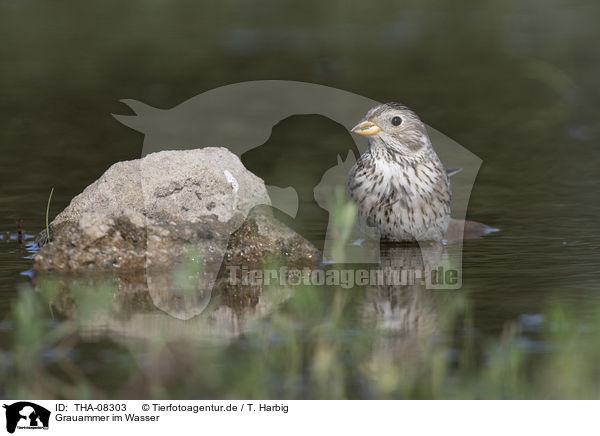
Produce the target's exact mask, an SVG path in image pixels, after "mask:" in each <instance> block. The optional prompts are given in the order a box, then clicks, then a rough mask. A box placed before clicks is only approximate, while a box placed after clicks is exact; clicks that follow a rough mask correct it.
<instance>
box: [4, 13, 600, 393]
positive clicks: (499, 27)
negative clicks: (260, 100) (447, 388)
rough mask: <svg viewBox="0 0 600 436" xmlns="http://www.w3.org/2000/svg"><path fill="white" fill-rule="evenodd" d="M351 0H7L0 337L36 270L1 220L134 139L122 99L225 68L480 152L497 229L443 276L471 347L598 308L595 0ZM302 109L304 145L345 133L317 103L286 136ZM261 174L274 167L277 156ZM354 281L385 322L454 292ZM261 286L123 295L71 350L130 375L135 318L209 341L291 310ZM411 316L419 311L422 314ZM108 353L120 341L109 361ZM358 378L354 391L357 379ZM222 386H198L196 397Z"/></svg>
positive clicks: (133, 154)
mask: <svg viewBox="0 0 600 436" xmlns="http://www.w3.org/2000/svg"><path fill="white" fill-rule="evenodd" d="M350 5H351V6H353V7H349V6H348V3H343V4H342V3H341V2H339V3H338V2H330V3H328V4H327V5H322V4H320V3H318V2H308V3H303V4H302V5H296V9H297V10H295V11H291V10H287V9H285V8H284V6H283V5H272V6H271V7H269V8H268V9H264V10H261V9H260V8H257V7H256V6H250V5H248V6H245V5H242V4H237V3H236V2H223V3H221V4H219V5H216V6H215V7H211V8H201V9H200V7H199V6H196V5H195V4H194V3H193V2H183V3H180V4H179V5H177V6H169V5H168V4H166V3H165V4H162V3H155V4H151V5H149V4H144V3H142V2H134V3H132V4H130V5H129V6H128V8H127V9H123V8H122V7H121V6H122V5H117V3H113V2H103V3H102V4H101V5H100V4H98V5H95V6H94V7H91V6H89V5H84V4H75V3H73V4H72V5H71V7H69V8H64V9H62V10H58V9H55V8H52V7H49V6H47V5H45V4H43V3H42V2H38V1H33V2H1V3H0V28H2V29H3V30H2V34H3V40H4V42H5V43H4V44H3V45H2V47H1V48H0V50H1V53H2V58H3V59H5V61H4V62H3V64H2V67H1V68H0V77H1V78H2V82H3V83H5V84H6V86H4V87H3V89H2V91H0V95H1V96H2V98H1V99H0V115H1V117H0V119H1V120H2V121H1V124H2V128H1V129H0V144H1V146H2V158H1V160H0V181H1V183H0V234H2V235H4V237H3V238H2V239H0V318H1V324H0V325H1V326H2V328H0V343H1V344H2V345H3V349H4V350H5V351H6V352H9V350H10V349H11V347H13V346H14V342H13V336H12V335H13V328H12V326H13V320H12V315H11V305H12V304H13V303H14V302H15V301H16V300H17V299H18V296H19V289H20V288H21V287H22V286H23V285H27V284H28V283H31V280H30V279H29V278H28V277H27V276H23V275H22V274H21V273H23V272H24V271H27V270H29V269H30V268H31V261H30V259H29V258H28V256H29V255H30V253H29V252H28V251H27V249H26V248H25V247H17V244H16V242H15V241H14V240H12V239H11V238H10V237H9V235H10V234H14V233H15V232H16V225H15V222H16V220H18V219H22V220H23V225H24V229H25V231H26V233H28V234H36V233H37V232H38V231H39V230H41V229H42V228H43V226H44V221H45V209H46V202H47V198H48V194H49V192H50V189H51V188H52V187H54V197H53V201H52V204H51V208H50V215H51V216H54V215H56V214H57V213H58V212H60V211H61V210H62V209H63V208H64V207H65V206H66V205H67V204H68V202H69V201H70V199H71V198H72V197H73V196H74V195H76V194H78V193H79V192H81V191H82V190H83V188H85V186H87V185H88V184H90V183H91V182H92V181H93V180H95V179H96V178H97V177H98V176H100V175H101V174H102V172H103V171H104V170H105V169H106V168H108V166H110V165H111V164H112V163H114V162H117V161H120V160H125V159H134V158H137V157H139V156H140V153H141V149H142V137H141V136H140V135H139V134H137V133H135V132H133V131H132V130H129V129H128V128H126V127H124V126H122V125H120V124H119V123H118V122H116V121H115V120H114V119H113V118H112V117H111V116H110V114H111V113H127V109H126V108H124V106H122V105H121V104H120V103H119V102H118V100H119V99H122V98H135V99H138V100H141V101H145V102H146V103H148V104H151V105H153V106H156V107H161V108H169V107H172V106H174V105H176V104H179V103H180V102H182V101H184V100H186V99H188V98H190V97H192V96H194V95H196V94H198V93H199V92H202V91H205V90H209V89H212V88H215V87H218V86H222V85H225V84H228V83H235V82H240V81H247V80H257V79H271V78H276V79H288V80H298V81H306V82H314V83H319V84H324V85H330V86H334V87H337V88H342V89H346V90H348V91H351V92H355V93H358V94H362V95H365V96H368V97H370V98H373V99H376V100H379V101H388V100H399V101H402V102H403V103H405V104H407V105H408V106H410V107H412V108H413V109H414V110H415V111H416V112H417V113H418V114H419V115H420V116H421V117H422V119H423V120H424V121H425V122H426V123H427V124H429V125H431V126H433V127H435V128H436V129H438V130H439V131H441V132H443V133H444V134H446V135H447V136H449V137H451V138H452V139H454V140H455V141H457V142H458V143H459V144H461V145H462V146H464V147H466V148H467V149H469V150H470V151H471V152H473V153H475V154H476V155H478V156H479V157H480V158H481V159H482V160H483V165H482V167H481V170H480V173H479V176H478V178H477V182H476V184H475V187H474V189H473V193H472V197H471V201H470V203H469V210H468V218H470V219H473V220H477V221H481V222H484V223H486V224H489V225H491V226H493V227H497V228H500V229H501V232H499V233H496V234H493V235H491V236H489V237H486V238H484V239H479V240H473V241H467V242H465V245H464V254H463V262H464V263H463V271H464V287H463V290H462V291H452V292H458V293H460V294H461V295H463V296H466V298H467V299H468V301H469V304H471V305H472V308H473V309H472V310H473V313H472V319H473V325H472V326H471V328H472V330H470V331H472V332H475V333H474V334H473V337H474V341H475V342H476V343H477V344H481V347H483V345H482V344H485V343H487V342H488V341H493V340H495V339H498V338H501V337H502V335H503V334H505V330H506V325H507V324H510V323H515V322H516V323H520V322H521V321H522V320H524V319H525V320H531V319H539V318H536V317H541V316H542V315H541V314H542V313H545V312H546V311H547V309H548V307H550V306H552V305H556V304H559V305H569V307H572V308H573V309H572V310H574V311H575V313H574V316H575V318H582V319H585V318H586V317H587V316H591V314H593V311H594V310H595V309H594V308H595V307H596V306H597V304H598V303H600V294H598V291H597V289H598V279H599V278H600V277H599V273H598V265H600V252H599V251H598V248H597V247H598V246H600V229H599V227H598V225H597V223H598V221H599V219H600V203H599V202H598V200H597V190H598V187H599V186H600V178H599V175H598V174H599V173H598V170H597V169H598V168H599V167H600V147H598V142H599V139H600V124H599V122H598V119H599V115H600V114H599V110H598V107H599V105H598V103H599V101H598V100H599V96H600V92H599V91H600V89H599V85H598V82H597V73H598V67H599V63H600V53H599V52H598V50H597V49H596V47H595V44H594V43H593V42H594V41H595V40H596V39H597V38H598V37H600V29H599V28H598V27H597V26H596V25H595V22H594V21H593V17H595V16H597V15H598V13H599V12H600V10H599V9H600V6H599V5H598V4H596V3H594V2H591V1H588V2H585V1H583V2H578V3H577V4H576V5H572V6H569V7H567V6H566V5H563V4H562V3H561V2H558V1H557V2H550V3H548V2H541V1H531V2H528V3H527V4H526V5H522V4H521V3H520V2H500V1H497V2H494V1H490V2H486V3H481V2H464V3H461V4H454V5H450V4H445V3H442V2H439V3H437V2H433V3H428V4H423V3H421V2H408V3H407V4H405V5H403V6H402V7H400V8H398V7H396V6H395V5H394V4H393V3H392V2H381V3H379V4H378V5H373V6H367V5H364V2H363V3H359V2H356V3H355V4H353V3H352V2H351V3H350ZM319 17H320V18H319ZM22 29H28V30H27V31H26V32H25V33H24V31H23V30H22ZM303 123H304V125H305V126H306V131H305V134H304V136H302V141H304V142H303V144H305V143H306V144H307V146H310V144H311V143H314V144H319V145H320V146H321V147H325V149H324V150H325V151H324V153H325V152H330V151H331V150H332V149H335V148H336V147H338V146H339V141H342V140H344V139H343V138H344V136H343V135H344V134H343V133H339V126H338V125H335V124H333V123H329V122H327V121H323V120H322V119H318V118H316V117H307V118H306V119H305V120H304V121H300V122H298V123H296V124H297V125H294V126H293V129H290V132H292V133H291V136H290V137H291V138H293V137H298V132H299V131H301V130H302V126H303ZM294 132H295V133H294ZM306 132H308V133H306ZM340 135H341V136H340ZM327 147H331V148H329V149H327ZM274 153H275V152H274ZM275 158H276V156H275V154H274V155H273V160H275ZM277 159H279V157H278V156H277ZM311 160H312V162H314V165H315V167H312V166H311V165H312V164H311ZM317 163H319V162H318V156H317V157H316V158H315V157H311V159H307V160H306V161H304V162H302V165H304V166H305V168H306V171H307V172H310V171H311V170H315V171H316V170H317V166H316V165H317ZM247 165H248V166H249V167H250V168H252V165H251V162H249V163H248V164H247ZM273 168H281V165H280V166H277V165H273ZM319 171H320V169H319ZM265 174H266V175H265V176H263V177H265V178H267V176H268V177H271V178H275V179H276V178H277V177H281V174H280V173H277V170H276V169H274V170H273V171H272V173H271V174H268V173H265ZM315 213H317V214H318V213H319V212H318V211H316V212H315ZM308 230H310V229H308ZM317 236H318V235H317ZM317 236H315V238H316V237H317ZM441 292H450V291H441ZM351 295H352V298H351V299H350V300H351V302H350V303H349V304H350V307H352V308H354V309H356V310H355V311H354V312H357V313H361V311H360V310H358V309H357V308H360V307H362V306H364V305H369V304H371V305H374V307H377V308H379V309H381V310H382V311H383V312H382V313H384V315H382V317H380V318H377V317H376V318H377V319H379V321H381V322H384V325H394V322H395V321H398V320H399V319H403V320H406V319H409V320H410V319H412V318H410V317H408V318H402V317H403V316H404V315H403V314H402V313H403V312H402V308H403V307H404V308H407V307H409V308H410V307H412V308H414V307H421V308H422V311H421V312H419V311H418V310H417V312H418V313H421V314H422V316H421V318H424V319H425V321H423V322H425V323H427V320H428V315H427V313H429V312H430V311H435V310H434V309H435V308H439V305H440V303H437V301H438V299H439V298H442V299H443V298H452V297H448V296H441V297H440V296H439V295H425V296H419V297H415V296H410V295H403V296H402V297H401V298H399V300H401V301H404V303H397V300H398V298H396V297H398V296H396V297H393V296H392V297H390V296H389V295H388V297H389V298H388V297H385V296H382V295H376V296H373V295H372V294H369V292H368V291H365V290H364V289H356V290H354V292H351ZM386 298H387V300H386ZM403 299H404V300H403ZM422 299H424V301H421V300H422ZM392 300H393V301H394V302H392ZM255 303H256V302H254V303H253V304H254V305H252V304H246V305H244V304H242V305H240V304H237V303H235V304H234V303H230V304H229V305H228V304H224V305H223V309H222V313H221V314H220V315H219V316H220V317H218V320H220V321H223V323H222V324H219V323H218V322H217V321H215V322H216V324H215V323H214V322H213V323H212V324H211V323H210V322H208V324H206V322H205V321H206V320H204V321H195V322H194V323H193V324H192V325H193V328H188V327H189V324H185V323H183V324H178V323H177V321H176V320H170V321H169V320H165V319H163V318H161V317H160V316H159V317H158V318H157V315H156V314H153V313H152V312H151V311H150V309H151V307H150V309H148V312H147V313H141V314H139V315H135V310H133V309H131V308H132V307H133V308H135V307H138V306H136V305H135V304H132V305H129V306H127V307H129V309H130V312H129V313H130V315H131V316H132V318H131V320H132V321H131V323H132V324H129V327H131V329H130V330H127V328H126V327H123V325H124V324H119V325H120V327H119V328H113V329H111V328H108V331H111V335H109V336H108V337H107V336H106V335H103V334H102V333H101V332H102V331H103V329H104V331H106V329H107V327H106V325H104V324H102V323H100V324H102V325H104V327H102V325H96V326H95V327H94V328H93V329H92V330H94V332H96V333H94V334H90V335H87V336H86V334H83V340H82V342H81V344H80V345H78V346H77V348H76V351H75V352H74V354H73V356H75V357H73V359H74V361H75V362H76V363H77V364H79V365H81V367H82V368H83V372H84V373H85V374H88V375H93V374H100V373H99V372H98V371H100V370H99V369H98V368H96V367H92V366H93V365H92V363H93V362H96V363H97V362H105V363H106V365H105V366H104V367H103V369H102V371H103V372H102V373H101V374H102V375H101V376H100V377H101V378H102V379H105V380H107V383H113V384H115V383H116V384H117V385H118V383H119V380H122V379H123V378H124V377H125V375H123V374H131V373H132V372H135V371H134V370H133V369H132V368H137V367H144V365H145V363H144V358H143V353H142V354H139V353H136V351H135V350H136V346H135V345H132V344H135V343H136V341H138V340H141V339H143V335H142V337H138V336H139V335H140V334H141V333H140V332H142V333H143V332H144V331H147V332H150V331H159V330H160V329H161V328H167V329H169V330H170V331H174V332H176V333H174V337H175V339H173V341H174V342H175V343H178V341H192V342H193V343H194V344H196V342H195V341H194V338H195V336H194V335H196V334H198V335H199V336H200V337H201V338H203V340H208V341H209V342H210V341H211V340H216V341H217V342H218V343H221V341H222V340H223V338H227V341H229V340H234V341H235V340H236V338H239V335H240V333H241V332H244V328H245V327H244V325H245V324H244V320H248V319H262V318H261V317H262V316H263V315H264V314H266V313H269V316H267V317H266V318H265V320H263V321H261V322H265V323H267V324H269V323H270V322H276V319H275V320H273V318H277V317H278V316H279V315H278V314H279V313H280V311H281V310H283V311H284V312H285V310H284V309H277V308H276V309H274V313H275V315H273V313H271V312H270V311H271V310H272V308H271V309H269V308H266V307H264V304H266V302H265V301H263V300H260V301H259V303H258V305H257V304H255ZM329 303H331V302H329ZM329 303H327V304H329ZM236 304H237V305H236ZM386 305H388V306H389V308H386V307H384V306H386ZM327 307H329V306H327ZM388 309H389V310H388ZM350 312H352V313H353V311H352V310H351V311H350ZM423 314H424V315H423ZM136 316H137V318H136ZM357 316H358V315H357ZM532 317H533V318H532ZM418 318H419V317H417V318H415V319H414V320H413V321H414V323H415V324H414V325H415V326H420V325H421V324H419V322H420V321H419V319H418ZM135 320H141V321H140V324H137V325H136V324H135V322H134V321H135ZM382 320H383V321H382ZM213 321H214V320H213ZM220 321H219V322H220ZM300 321H302V320H301V319H300ZM413 321H411V322H413ZM407 322H408V321H407ZM163 323H166V324H163ZM385 323H388V324H385ZM117 324H118V323H116V324H115V325H117ZM524 325H525V327H527V326H529V325H530V324H529V323H528V322H527V321H526V322H525V323H524ZM186 326H187V327H186ZM405 327H406V326H405ZM148 328H152V329H153V330H145V329H148ZM395 328H396V327H395ZM406 328H407V329H408V330H406V331H408V332H410V331H412V330H411V329H412V327H410V326H409V327H406ZM415 328H416V327H415ZM365 329H366V328H365ZM421 329H422V328H421ZM98 330H99V331H100V333H98ZM525 330H527V328H525ZM190 332H193V333H190ZM199 332H200V333H199ZM362 333H364V331H363V330H362V327H354V328H349V327H348V326H340V327H339V328H338V329H333V330H332V331H331V332H329V334H331V335H333V336H334V337H336V338H338V339H339V340H340V341H342V342H343V341H344V340H346V339H345V338H348V337H355V336H359V337H360V336H361V334H362ZM407 334H408V333H407ZM136 335H138V336H136ZM523 335H524V337H525V338H526V339H528V341H523V344H524V345H523V348H524V349H525V351H526V352H527V353H531V354H535V353H537V352H538V351H539V347H538V345H539V344H538V342H535V340H534V339H536V338H535V334H534V333H527V332H525V333H523ZM409 336H410V334H409ZM132 337H134V340H132V339H131V338H132ZM123 338H129V339H127V340H125V339H123ZM217 339H218V340H217ZM304 339H305V340H306V341H307V343H308V345H306V346H307V347H317V348H318V344H317V343H316V341H315V340H314V338H313V339H311V338H310V337H308V338H304ZM274 340H275V341H276V339H274ZM90 344H92V345H90ZM196 345H197V344H196ZM196 345H194V346H196ZM198 346H200V347H202V346H201V345H198ZM399 347H400V348H398V349H404V348H402V347H404V345H402V346H399ZM123 349H125V350H126V351H123ZM384 349H385V347H384ZM390 349H394V347H393V346H390ZM115 350H116V351H115ZM119 350H121V351H119ZM132 350H133V351H132ZM243 350H244V344H243V342H242V343H237V345H235V347H234V349H233V350H230V351H228V352H230V353H232V354H233V355H235V356H238V357H239V356H242V357H240V359H243V358H244V356H245V355H244V354H243ZM122 355H125V356H129V357H126V358H123V357H122ZM111 356H112V357H111ZM114 356H121V357H118V358H117V360H118V361H119V363H118V364H116V363H114V362H115V361H114V359H115V357H114ZM131 356H133V357H131ZM429 357H431V356H429ZM173 358H174V359H176V357H173ZM111 359H113V360H111ZM123 359H125V363H123V361H122V360H123ZM130 359H133V360H135V363H132V361H131V360H130ZM51 360H52V359H49V362H50V361H51ZM148 362H152V360H151V359H150V360H148ZM180 363H181V362H180ZM246 363H247V362H246ZM49 365H50V364H49ZM86 365H88V366H86ZM89 365H92V366H89ZM305 370H306V369H305ZM299 373H300V374H302V371H299ZM349 379H350V380H352V379H353V378H352V377H351V376H349ZM357 380H358V378H357ZM198 383H200V382H198ZM297 383H298V386H299V387H298V388H297V389H298V390H297V391H294V392H300V393H302V392H306V391H305V389H307V388H306V386H305V384H304V383H305V382H303V379H302V377H300V379H299V380H298V381H297ZM132 389H133V388H132ZM199 389H200V388H199ZM361 389H362V388H361V387H356V386H355V387H354V388H353V389H351V390H350V391H351V392H354V394H355V395H356V396H368V395H366V394H365V392H364V390H361ZM110 392H111V394H110V395H113V394H114V395H116V394H117V393H118V392H119V390H118V389H117V388H115V389H114V390H111V391H110ZM121 392H123V391H121ZM242 392H246V393H247V392H249V391H243V390H242ZM170 394H172V395H175V396H177V395H184V396H185V393H182V392H179V391H172V392H170ZM222 394H223V392H222V391H221V390H219V388H218V387H210V386H209V384H202V389H201V393H200V394H199V395H202V396H210V395H215V396H219V395H222Z"/></svg>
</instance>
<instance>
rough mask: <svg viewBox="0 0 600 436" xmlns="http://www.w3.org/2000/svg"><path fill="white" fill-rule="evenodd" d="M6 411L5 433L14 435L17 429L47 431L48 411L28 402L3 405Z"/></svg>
mask: <svg viewBox="0 0 600 436" xmlns="http://www.w3.org/2000/svg"><path fill="white" fill-rule="evenodd" d="M3 407H4V408H5V409H6V431H8V432H9V433H14V432H15V430H16V429H17V428H18V429H28V430H39V429H44V430H47V429H48V424H49V422H50V411H49V410H48V409H46V408H44V407H42V406H39V405H37V404H35V403H30V402H28V401H19V402H17V403H13V404H11V405H6V404H4V406H3Z"/></svg>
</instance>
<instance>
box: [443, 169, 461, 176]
mask: <svg viewBox="0 0 600 436" xmlns="http://www.w3.org/2000/svg"><path fill="white" fill-rule="evenodd" d="M461 171H462V168H449V169H448V168H446V175H447V176H448V177H452V176H453V175H455V174H458V173H460V172H461Z"/></svg>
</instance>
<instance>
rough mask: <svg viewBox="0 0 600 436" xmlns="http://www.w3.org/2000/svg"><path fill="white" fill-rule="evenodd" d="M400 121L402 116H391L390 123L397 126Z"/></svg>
mask: <svg viewBox="0 0 600 436" xmlns="http://www.w3.org/2000/svg"><path fill="white" fill-rule="evenodd" d="M401 123H402V118H400V117H394V118H392V124H393V125H394V126H399V125H400V124H401Z"/></svg>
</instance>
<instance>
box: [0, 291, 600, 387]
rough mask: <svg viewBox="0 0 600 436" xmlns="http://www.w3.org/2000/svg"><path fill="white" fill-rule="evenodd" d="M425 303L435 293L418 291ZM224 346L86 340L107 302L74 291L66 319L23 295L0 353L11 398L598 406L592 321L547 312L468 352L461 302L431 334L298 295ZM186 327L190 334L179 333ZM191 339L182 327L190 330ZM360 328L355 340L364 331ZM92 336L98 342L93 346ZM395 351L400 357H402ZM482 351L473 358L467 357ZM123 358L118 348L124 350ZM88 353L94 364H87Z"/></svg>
mask: <svg viewBox="0 0 600 436" xmlns="http://www.w3.org/2000/svg"><path fill="white" fill-rule="evenodd" d="M423 292H431V291H423ZM266 294H267V295H266V298H270V299H273V301H272V302H273V303H274V307H276V308H277V309H276V311H275V312H274V313H272V314H271V315H269V316H268V317H267V318H265V319H262V320H260V321H259V322H256V323H255V324H254V325H253V326H252V329H251V330H250V331H249V332H248V333H244V334H241V335H240V336H239V337H237V338H235V339H234V340H232V341H229V342H227V343H215V342H214V341H210V340H200V339H199V340H190V339H187V340H181V339H171V338H170V337H169V332H168V331H164V332H163V334H157V335H147V337H145V338H144V339H143V340H141V339H139V338H137V339H131V338H130V339H128V338H119V337H115V336H114V335H113V336H112V337H109V336H110V335H102V334H92V335H90V334H89V333H90V332H89V331H87V332H86V329H88V330H89V328H88V327H86V325H87V322H88V321H89V319H90V318H94V317H100V318H102V317H103V316H106V315H110V316H114V317H116V319H119V316H121V317H122V315H123V314H120V315H119V314H115V313H114V289H113V288H112V286H111V285H110V284H109V283H107V284H105V285H104V286H95V287H94V289H89V288H86V286H85V284H83V283H81V282H77V281H73V282H71V285H70V289H69V295H70V296H69V297H68V298H70V299H71V300H72V303H73V304H72V305H70V307H71V308H72V311H71V312H70V313H69V316H68V318H66V317H61V316H60V315H58V314H57V313H55V310H53V308H54V306H55V305H56V304H57V302H58V300H60V299H61V298H65V296H64V295H62V292H61V291H59V289H58V286H57V284H56V282H52V281H48V282H46V284H45V285H44V286H43V287H42V291H41V292H35V291H34V290H33V289H31V288H29V287H24V288H23V289H21V290H20V293H19V297H18V299H17V300H16V301H15V302H14V306H13V321H14V337H13V341H14V343H13V347H12V351H10V352H7V351H5V352H3V355H2V359H1V360H0V364H1V366H0V376H1V378H2V380H4V381H5V382H4V384H3V387H2V391H1V394H0V395H2V396H3V397H5V398H6V397H8V398H36V399H41V398H80V399H110V398H124V397H126V398H157V399H158V398H182V399H184V398H190V399H191V398H256V399H269V398H286V399H297V398H311V399H313V398H323V399H335V398H339V399H343V398H411V399H415V398H424V399H425V398H431V399H444V398H465V399H477V398H490V399H502V398H506V399H508V398H510V399H521V398H577V399H583V398H598V397H599V396H600V395H599V394H600V389H599V388H600V373H599V371H598V368H600V336H599V335H598V332H599V331H600V308H597V310H596V311H595V313H596V315H595V316H594V317H592V318H590V319H587V320H581V319H578V318H577V317H576V316H574V313H573V312H571V311H570V309H569V308H568V307H549V308H548V310H547V311H546V313H544V314H540V315H535V316H534V315H531V316H529V318H523V319H521V320H515V321H514V322H513V323H509V324H507V325H506V327H505V329H504V334H503V335H502V337H501V338H500V339H489V340H483V341H481V340H479V341H477V342H476V341H474V338H475V337H476V336H477V334H478V333H477V332H476V331H474V330H473V328H472V324H473V319H472V311H471V307H470V303H469V299H468V296H467V295H466V294H465V293H463V292H460V293H453V292H445V293H443V294H438V297H439V299H438V300H437V304H436V305H435V307H436V311H435V319H436V328H435V329H434V331H431V332H430V331H427V332H426V333H425V334H420V332H418V331H417V332H408V333H407V332H406V331H404V332H399V331H397V330H394V329H393V328H388V329H386V328H381V327H378V326H377V325H376V322H374V321H375V320H374V319H373V318H370V317H369V316H365V315H364V314H362V315H361V313H360V312H359V311H357V310H356V307H358V305H357V304H356V303H357V300H360V299H361V298H363V292H362V291H361V290H358V289H353V290H343V289H341V288H322V287H321V288H317V287H314V288H313V287H304V288H301V289H295V291H294V293H293V296H292V297H291V298H289V299H287V300H280V301H277V298H278V297H277V293H275V292H273V293H270V292H269V291H268V290H267V291H266ZM179 322H181V323H184V324H185V321H179ZM188 326H189V327H190V328H191V326H190V325H188ZM359 327H360V328H359ZM96 333H98V332H96ZM399 343H402V344H403V345H402V346H398V344H399ZM476 343H478V344H480V345H479V346H476V345H475V344H476ZM124 344H125V345H124ZM94 350H95V351H94Z"/></svg>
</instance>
